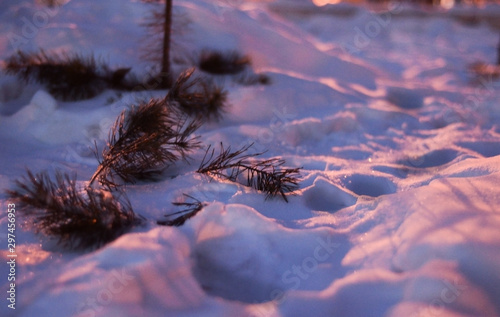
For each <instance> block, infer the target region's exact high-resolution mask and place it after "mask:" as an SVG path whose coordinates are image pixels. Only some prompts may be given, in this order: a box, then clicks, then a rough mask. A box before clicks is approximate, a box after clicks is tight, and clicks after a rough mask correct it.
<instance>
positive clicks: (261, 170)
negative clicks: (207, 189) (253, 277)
mask: <svg viewBox="0 0 500 317" xmlns="http://www.w3.org/2000/svg"><path fill="white" fill-rule="evenodd" d="M252 145H253V144H250V145H248V146H244V147H242V148H241V149H239V150H237V151H234V152H232V151H231V147H227V148H226V149H224V146H223V145H222V143H221V145H220V151H219V154H218V155H215V149H213V148H212V149H211V147H210V146H209V147H208V148H207V151H206V153H205V156H204V157H203V160H202V162H201V164H200V167H199V168H198V170H197V172H198V173H202V174H206V175H210V176H215V177H219V178H222V179H227V180H229V181H232V182H237V183H240V184H242V185H244V186H248V187H252V188H255V189H257V190H260V191H263V192H265V193H266V194H267V196H266V199H267V198H271V197H276V196H278V195H280V196H281V197H282V198H283V199H284V200H285V201H286V202H288V198H287V197H286V194H287V193H294V192H295V191H296V190H297V189H298V188H299V185H298V182H299V180H298V176H299V172H300V168H283V166H284V165H285V163H286V162H285V160H283V159H277V158H271V159H267V160H260V161H258V160H253V158H255V157H257V156H260V155H262V154H263V153H254V154H245V152H247V151H248V150H249V149H250V147H251V146H252Z"/></svg>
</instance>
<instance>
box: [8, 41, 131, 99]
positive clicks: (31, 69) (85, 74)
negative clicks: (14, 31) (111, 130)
mask: <svg viewBox="0 0 500 317" xmlns="http://www.w3.org/2000/svg"><path fill="white" fill-rule="evenodd" d="M5 71H6V73H8V74H15V75H18V76H19V77H20V78H21V79H22V80H23V81H25V82H26V83H30V82H36V83H40V84H43V85H45V86H46V87H47V89H48V90H49V92H50V93H51V94H53V95H54V96H56V97H58V98H62V99H64V100H78V99H86V98H91V97H94V96H96V95H98V94H99V93H101V92H102V91H103V90H104V89H106V88H116V89H127V90H129V89H131V88H132V84H129V83H127V82H126V81H125V76H126V75H127V74H128V72H129V71H130V68H120V69H117V70H114V71H113V70H111V69H109V67H108V66H107V65H106V64H105V63H103V62H102V61H98V60H96V58H95V57H94V56H90V57H84V56H81V55H78V54H69V53H61V54H54V53H53V54H51V55H49V54H47V53H46V52H45V51H44V50H40V51H39V52H38V53H25V52H22V51H18V52H17V54H15V55H13V56H11V57H10V58H9V59H7V61H6V65H5Z"/></svg>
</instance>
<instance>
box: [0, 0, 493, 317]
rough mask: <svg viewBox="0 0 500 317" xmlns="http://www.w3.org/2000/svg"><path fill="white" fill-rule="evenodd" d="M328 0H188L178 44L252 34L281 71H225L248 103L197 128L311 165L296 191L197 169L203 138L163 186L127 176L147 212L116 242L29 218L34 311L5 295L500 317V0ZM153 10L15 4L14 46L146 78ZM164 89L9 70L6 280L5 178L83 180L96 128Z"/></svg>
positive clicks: (8, 17) (113, 305) (212, 311)
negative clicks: (60, 93)
mask: <svg viewBox="0 0 500 317" xmlns="http://www.w3.org/2000/svg"><path fill="white" fill-rule="evenodd" d="M326 2H327V1H316V2H315V3H317V4H318V5H315V4H314V3H313V2H312V1H307V0H294V1H289V0H279V1H278V0H277V1H237V2H234V3H233V2H231V1H220V2H212V1H205V0H200V1H194V0H178V1H174V7H175V10H176V12H179V13H182V15H183V17H184V18H185V19H187V20H188V21H189V24H188V26H187V27H186V29H185V30H183V32H182V35H176V43H177V44H176V45H178V50H179V52H180V53H178V54H180V55H182V54H190V53H194V52H197V51H200V50H201V49H203V48H207V47H209V48H217V49H237V50H239V51H241V52H243V53H245V54H248V55H250V56H251V57H252V61H253V63H252V66H253V68H254V70H255V71H256V72H263V73H265V74H266V75H268V76H269V77H270V78H271V84H270V85H266V86H239V85H237V84H235V83H233V82H231V81H230V80H226V81H225V83H226V85H225V87H226V89H227V90H228V92H229V100H230V102H231V108H230V109H229V112H228V113H227V114H226V116H225V117H224V119H223V120H221V121H220V122H218V123H210V124H208V125H206V126H204V127H203V128H202V129H201V130H199V131H198V132H197V134H198V135H199V136H200V140H201V141H202V142H203V143H204V144H206V145H208V144H211V145H217V144H219V143H220V142H221V141H222V142H224V144H225V146H228V145H230V146H231V147H232V148H234V149H236V148H238V147H240V146H243V145H248V144H250V143H252V142H253V143H254V150H255V151H263V150H268V151H267V152H266V153H265V155H264V156H265V157H269V158H270V157H279V158H283V159H285V160H286V161H287V166H290V167H298V166H301V167H303V169H302V172H301V178H300V189H299V190H298V191H297V193H296V195H294V196H288V200H289V203H286V202H284V201H282V200H280V199H270V200H266V199H265V195H264V194H262V193H259V192H257V191H255V190H252V189H249V188H246V187H244V186H241V185H238V184H233V183H229V182H224V181H217V180H210V179H208V178H207V177H205V176H202V175H199V174H197V173H195V170H196V168H197V166H198V162H199V161H200V160H201V158H202V157H203V154H204V150H203V149H200V150H197V151H195V153H193V155H192V160H191V161H190V163H191V164H189V163H186V162H181V163H178V164H176V165H175V166H173V167H171V168H170V169H169V170H168V171H167V177H165V178H164V179H162V180H161V181H159V182H155V183H139V184H134V185H129V186H127V187H126V191H127V194H128V196H129V198H130V200H131V203H132V206H133V208H134V210H135V212H136V213H139V214H141V215H142V216H144V217H145V218H146V219H147V223H146V224H145V225H144V226H140V227H137V228H134V229H133V230H132V231H131V232H129V233H127V234H125V235H123V236H121V237H120V238H118V239H117V240H115V241H113V242H112V243H110V244H108V245H106V246H104V247H102V248H101V249H99V250H95V251H92V252H70V251H67V250H63V249H60V248H59V247H58V246H56V245H55V244H54V242H53V241H52V240H50V239H49V238H47V237H43V236H40V235H37V234H35V233H34V232H29V231H26V230H24V229H18V230H17V231H16V242H17V248H16V251H17V254H18V258H17V259H18V260H17V272H16V274H17V275H16V287H17V289H16V299H17V304H16V310H15V311H13V310H11V309H9V308H8V307H7V304H8V302H7V301H6V300H2V305H0V314H1V315H2V316H79V317H81V316H258V317H261V316H262V317H264V316H265V317H285V316H313V315H314V316H325V317H326V316H412V317H417V316H422V317H423V316H499V315H500V289H499V287H498V285H500V270H498V267H499V266H500V255H499V252H498V250H500V230H499V228H500V190H499V189H498V184H499V182H500V156H499V155H500V125H499V123H500V121H499V120H500V110H499V109H500V108H499V107H498V100H499V98H500V93H499V89H498V88H499V87H500V82H499V81H495V80H494V79H492V78H488V77H483V78H476V77H475V76H474V75H473V74H471V73H469V71H468V66H469V65H471V64H472V63H474V62H477V61H483V62H485V63H493V62H494V61H495V60H496V55H495V54H496V45H497V41H498V30H499V29H498V23H497V22H495V21H498V20H499V19H500V7H499V6H498V5H488V6H485V7H483V8H480V7H467V6H462V7H454V8H452V9H450V10H446V9H444V8H439V9H432V10H431V9H428V8H422V7H418V6H410V5H402V4H400V3H399V4H398V3H394V4H392V6H391V7H389V10H387V8H386V9H384V8H383V7H380V6H376V7H375V6H374V7H372V10H368V9H367V8H366V7H361V6H352V5H349V4H345V3H344V4H335V5H333V4H326ZM330 3H332V1H330ZM319 4H320V5H321V6H320V5H319ZM151 6H152V5H146V4H143V3H141V2H140V1H132V0H131V1H125V2H123V1H118V0H116V1H115V0H113V1H111V0H110V1H105V2H99V3H97V2H96V3H92V5H89V3H88V2H87V1H83V0H72V1H68V2H67V3H66V4H65V5H64V6H62V7H59V8H56V9H51V10H52V11H47V10H49V9H47V8H45V7H43V6H40V5H35V4H33V2H32V1H2V3H1V4H0V12H2V13H1V19H2V28H1V29H0V34H1V37H0V38H1V40H0V59H2V60H4V59H6V58H7V57H8V56H10V55H11V54H13V53H14V52H15V50H16V49H18V48H19V49H23V50H28V51H29V50H33V49H36V48H38V47H42V48H45V49H46V50H55V51H60V50H65V49H71V50H74V51H77V52H89V51H93V52H96V53H97V54H101V55H102V56H103V57H104V58H105V59H106V60H108V61H109V62H110V64H111V65H112V66H116V67H119V66H126V65H132V66H133V70H134V71H136V72H138V73H141V74H147V73H148V72H149V69H150V68H148V67H150V66H148V64H147V63H144V62H141V61H140V59H141V57H140V56H141V53H140V48H141V45H142V44H141V43H143V40H141V39H142V38H143V36H144V29H143V28H141V27H140V22H141V19H142V18H143V17H144V16H145V14H146V13H147V12H148V10H149V8H151ZM376 12H379V13H378V14H377V13H376ZM35 17H38V18H37V19H38V20H35ZM43 17H47V20H45V19H43ZM470 17H476V18H477V19H478V20H474V19H470ZM26 21H27V22H26ZM35 22H36V23H38V26H37V25H35ZM29 23H32V24H33V25H34V27H35V28H34V29H30V27H31V26H26V25H28V24H29ZM23 27H24V29H23ZM23 30H24V31H23ZM23 32H25V33H26V32H28V33H26V34H23ZM13 34H17V35H19V36H21V37H20V38H16V39H17V41H15V42H12V41H11V39H12V38H13V37H12V36H13ZM13 43H14V44H17V45H19V46H18V47H15V46H14V45H13ZM184 66H186V67H187V66H188V65H176V69H178V70H179V71H180V70H182V68H183V67H184ZM164 94H165V91H155V92H142V93H125V92H124V93H120V94H118V93H117V92H113V91H106V92H104V93H103V94H101V95H99V96H97V97H95V98H93V99H89V100H82V101H78V102H63V101H60V100H56V99H55V98H54V97H53V96H51V95H50V94H49V93H47V92H46V91H44V90H43V87H41V86H38V85H27V86H26V85H22V84H19V83H18V82H17V81H16V79H15V78H14V77H12V76H3V77H2V78H1V79H0V148H1V151H0V157H1V162H2V164H1V166H0V189H1V191H2V193H1V194H0V202H1V210H2V213H1V214H0V228H2V232H4V234H2V235H1V238H0V244H1V245H2V251H1V252H2V253H1V257H2V262H3V263H4V264H2V265H0V276H1V278H2V282H1V283H0V285H1V289H2V291H3V292H6V290H8V286H9V284H8V283H7V278H6V277H7V275H8V270H9V268H8V265H6V264H5V262H7V261H8V259H9V258H8V256H7V254H8V252H7V251H6V249H5V248H6V247H7V240H6V232H7V231H6V229H7V222H8V219H7V216H6V213H5V212H3V211H6V210H7V205H8V204H9V203H11V202H10V201H9V200H8V198H7V195H6V194H5V192H4V190H5V189H8V188H12V186H13V182H14V180H16V179H18V178H19V177H21V176H22V175H24V174H25V168H26V167H29V168H30V169H31V170H33V171H35V172H38V171H41V170H48V171H50V172H54V171H55V170H56V169H62V170H63V171H67V172H71V173H72V172H76V173H77V174H78V181H79V182H80V183H82V184H83V183H84V182H85V181H87V180H88V179H89V178H90V176H91V175H92V174H93V172H94V171H95V169H96V167H97V164H98V162H97V161H96V159H95V157H94V155H93V153H92V151H91V150H90V148H93V147H94V140H95V141H96V143H97V145H98V147H100V146H102V145H103V144H104V143H105V142H106V138H107V136H108V131H109V128H110V127H111V125H112V124H113V122H114V121H115V119H116V117H117V115H118V114H119V113H120V112H121V111H122V110H123V109H126V108H127V107H128V106H130V105H131V104H133V103H135V102H136V101H137V100H140V99H144V98H148V97H151V96H162V95H164ZM183 194H187V195H191V196H193V197H196V198H197V199H199V200H201V201H202V202H204V203H206V204H207V206H206V207H205V208H204V209H203V210H202V211H201V212H200V213H199V214H198V215H197V216H195V217H193V218H192V219H190V220H188V221H187V222H186V223H185V224H184V225H183V226H181V227H178V228H177V227H175V228H174V227H162V226H158V225H156V220H160V219H162V217H163V216H164V215H165V214H167V213H169V212H173V211H175V207H174V206H173V205H172V204H171V203H172V202H174V201H182V200H183V199H185V196H183ZM22 222H23V220H22V219H21V218H19V217H18V218H17V223H18V224H22ZM3 294H5V293H3Z"/></svg>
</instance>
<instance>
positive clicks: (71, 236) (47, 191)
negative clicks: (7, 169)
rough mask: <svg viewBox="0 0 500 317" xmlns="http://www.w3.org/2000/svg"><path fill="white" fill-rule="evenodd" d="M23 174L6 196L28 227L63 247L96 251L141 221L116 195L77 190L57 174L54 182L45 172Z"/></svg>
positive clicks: (70, 180) (73, 179)
mask: <svg viewBox="0 0 500 317" xmlns="http://www.w3.org/2000/svg"><path fill="white" fill-rule="evenodd" d="M27 174H28V176H27V177H25V178H23V179H21V180H18V181H16V185H17V188H16V189H15V190H9V191H7V194H8V195H9V196H10V198H11V199H13V200H15V201H17V202H18V204H19V205H20V208H19V212H20V214H21V215H22V216H23V217H26V220H27V221H26V223H27V224H28V226H29V227H31V228H34V230H35V231H36V232H37V233H43V234H45V235H47V236H53V237H56V238H57V239H58V242H59V244H60V245H63V246H64V247H70V248H73V249H89V248H94V247H99V246H101V245H103V244H106V243H108V242H110V241H112V240H114V239H116V238H117V237H118V236H120V235H121V234H123V233H124V232H125V231H127V230H128V229H130V228H131V227H132V226H134V225H138V224H140V222H141V221H142V218H140V217H138V216H136V215H135V214H134V212H133V210H132V207H131V206H130V203H129V201H128V200H127V198H126V197H125V196H124V195H122V194H120V193H118V194H117V192H115V193H114V194H112V193H110V192H108V191H105V190H97V189H92V188H84V189H80V188H77V185H76V177H73V178H71V177H70V176H68V175H67V174H63V173H61V172H57V173H56V176H55V180H52V179H51V178H50V176H49V175H48V174H47V173H46V172H43V173H40V174H36V175H34V174H33V173H32V172H31V171H29V170H28V171H27Z"/></svg>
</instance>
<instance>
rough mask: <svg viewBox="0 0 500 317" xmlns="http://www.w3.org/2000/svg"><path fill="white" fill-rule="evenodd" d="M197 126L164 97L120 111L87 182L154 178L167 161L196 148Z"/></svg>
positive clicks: (197, 143)
mask: <svg viewBox="0 0 500 317" xmlns="http://www.w3.org/2000/svg"><path fill="white" fill-rule="evenodd" d="M200 125H201V122H200V121H198V120H189V118H188V117H187V116H186V115H185V114H182V113H180V112H179V111H178V110H177V109H175V107H171V106H170V105H169V104H168V101H167V100H166V99H152V100H150V101H149V102H148V103H144V104H141V105H139V106H138V107H132V108H131V109H130V110H129V111H123V112H122V113H121V115H120V116H119V117H118V119H117V120H116V122H115V124H114V125H113V127H112V129H111V132H110V134H109V138H108V144H107V146H106V147H105V148H104V150H103V151H102V159H100V162H99V163H100V164H99V167H98V169H97V171H96V172H95V173H94V175H93V176H92V178H91V180H90V183H91V184H92V183H93V182H94V181H95V180H96V179H98V180H99V182H100V183H101V184H102V185H105V186H113V187H114V186H116V185H117V183H116V181H115V177H116V176H118V177H119V178H120V179H122V180H123V181H124V182H126V183H133V182H135V181H136V180H145V179H154V176H155V175H158V174H160V173H161V172H162V171H163V170H164V169H165V168H166V167H168V165H169V164H170V163H173V162H174V161H177V160H179V159H187V156H188V153H189V151H191V150H192V149H194V148H197V147H199V142H198V140H197V138H195V137H192V134H193V133H194V132H195V131H196V130H197V129H198V128H199V127H200ZM96 155H97V154H96Z"/></svg>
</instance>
